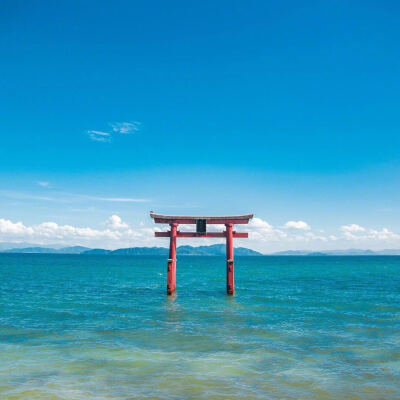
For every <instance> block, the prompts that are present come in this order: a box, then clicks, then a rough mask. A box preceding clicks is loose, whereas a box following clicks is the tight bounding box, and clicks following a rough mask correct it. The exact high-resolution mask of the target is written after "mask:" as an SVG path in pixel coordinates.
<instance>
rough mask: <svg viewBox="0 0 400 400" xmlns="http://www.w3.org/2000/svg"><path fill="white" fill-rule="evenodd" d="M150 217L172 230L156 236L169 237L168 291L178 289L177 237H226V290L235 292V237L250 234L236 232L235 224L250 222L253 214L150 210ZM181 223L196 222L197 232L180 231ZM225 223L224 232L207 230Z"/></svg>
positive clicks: (157, 233) (170, 292)
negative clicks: (216, 214)
mask: <svg viewBox="0 0 400 400" xmlns="http://www.w3.org/2000/svg"><path fill="white" fill-rule="evenodd" d="M150 217H151V218H154V222H155V223H158V224H169V225H170V226H171V230H170V231H167V232H155V237H169V238H170V241H169V259H168V267H167V270H168V277H167V293H168V294H172V293H174V292H175V290H176V238H178V237H182V238H189V237H195V238H199V237H202V238H207V237H208V238H222V237H225V238H226V291H227V293H228V294H233V293H234V291H235V278H234V270H233V238H247V237H248V234H247V233H244V232H235V231H234V230H233V225H234V224H248V223H249V220H250V219H251V218H253V214H246V215H236V216H229V217H205V216H202V217H201V216H197V217H194V216H178V215H162V214H155V213H154V212H153V211H150ZM179 224H195V225H196V232H180V231H178V225H179ZM210 224H224V225H225V226H226V231H224V232H207V225H210Z"/></svg>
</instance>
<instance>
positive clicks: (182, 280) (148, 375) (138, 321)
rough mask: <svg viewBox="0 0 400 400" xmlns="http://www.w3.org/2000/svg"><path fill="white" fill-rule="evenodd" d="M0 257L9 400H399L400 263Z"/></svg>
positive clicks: (2, 349)
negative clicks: (173, 279)
mask: <svg viewBox="0 0 400 400" xmlns="http://www.w3.org/2000/svg"><path fill="white" fill-rule="evenodd" d="M165 269H166V260H165V257H124V256H73V255H68V256H65V255H0V398H1V399H146V398H148V399H228V398H229V399H396V398H400V383H399V382H400V279H399V273H400V257H237V258H236V265H235V272H236V289H237V293H236V295H235V296H233V297H228V296H226V295H225V265H224V259H223V258H218V257H180V258H179V260H178V273H177V285H178V294H177V296H176V297H174V298H168V297H167V296H166V295H165V286H166V274H165Z"/></svg>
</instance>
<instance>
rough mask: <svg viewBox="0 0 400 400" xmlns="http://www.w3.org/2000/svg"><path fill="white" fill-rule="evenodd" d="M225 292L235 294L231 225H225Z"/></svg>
mask: <svg viewBox="0 0 400 400" xmlns="http://www.w3.org/2000/svg"><path fill="white" fill-rule="evenodd" d="M225 226H226V292H227V293H228V294H233V293H234V292H235V275H234V269H233V231H232V229H233V224H226V225H225Z"/></svg>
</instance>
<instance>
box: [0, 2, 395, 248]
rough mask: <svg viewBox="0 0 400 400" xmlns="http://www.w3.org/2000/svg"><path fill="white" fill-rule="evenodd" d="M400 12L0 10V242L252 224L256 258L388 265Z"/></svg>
mask: <svg viewBox="0 0 400 400" xmlns="http://www.w3.org/2000/svg"><path fill="white" fill-rule="evenodd" d="M399 11H400V6H399V4H398V3H397V2H393V1H352V2H344V1H304V2H301V3H299V2H295V1H259V2H256V1H253V2H244V1H242V2H241V1H236V2H226V1H217V2H215V1H202V2H193V1H187V2H178V1H154V2H149V1H113V2H103V1H68V2H64V1H57V2H54V1H41V2H39V3H35V2H28V1H15V0H14V1H3V2H2V4H1V5H0V26H1V35H0V48H1V59H2V62H1V63H0V72H1V74H0V85H1V96H0V136H1V145H0V159H1V162H0V211H1V213H0V241H4V242H21V241H24V242H31V243H60V244H86V245H89V246H95V245H96V246H97V245H99V246H104V247H111V248H113V247H119V246H130V245H132V246H134V245H157V244H158V245H166V243H165V242H164V241H163V240H160V239H157V240H156V239H152V238H151V235H152V231H151V229H152V228H153V225H152V223H151V220H150V219H149V217H148V212H149V211H150V210H155V211H160V212H164V213H178V214H179V213H185V214H186V213H190V214H208V213H209V214H231V213H243V212H254V213H255V215H256V217H257V218H258V219H257V220H256V222H254V223H253V224H252V225H251V226H250V227H249V228H248V229H249V231H250V232H251V233H252V234H251V239H250V240H248V241H239V243H240V245H247V246H250V247H253V248H256V249H259V250H263V251H274V250H282V249H289V248H290V249H295V248H310V249H323V248H349V247H359V248H360V247H370V248H387V247H400V217H399V211H400V207H399V204H400V203H399V200H400V185H399V178H400V163H399V150H398V149H399V148H400V136H399V125H400V117H399V112H398V108H399V104H400V102H399V100H400V90H399V89H400V87H399V86H400V81H399V77H398V71H399V64H400V63H399V61H400V60H399V54H400V53H399V50H400V49H399V47H400V46H399V40H398V38H399V37H400V26H399V24H398V18H397V17H398V15H399ZM113 215H114V216H117V217H118V218H120V220H118V221H121V222H120V223H119V224H120V225H118V222H115V221H117V219H115V218H114V219H110V217H111V216H113ZM290 221H291V222H295V223H296V224H297V225H296V224H289V225H286V224H287V223H288V222H290ZM299 222H303V223H305V224H306V225H302V224H301V223H300V224H299ZM18 223H19V225H18ZM46 223H50V224H51V225H44V224H46ZM122 225H123V227H122ZM66 226H68V227H69V228H66ZM300 227H301V228H300ZM82 229H83V230H82ZM84 229H86V231H85V230H84ZM128 231H129V233H128ZM187 243H195V244H197V243H196V242H189V241H188V242H187ZM202 243H203V242H202Z"/></svg>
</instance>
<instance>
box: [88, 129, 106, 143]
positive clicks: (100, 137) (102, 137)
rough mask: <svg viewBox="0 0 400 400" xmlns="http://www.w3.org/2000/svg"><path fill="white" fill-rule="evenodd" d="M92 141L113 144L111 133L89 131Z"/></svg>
mask: <svg viewBox="0 0 400 400" xmlns="http://www.w3.org/2000/svg"><path fill="white" fill-rule="evenodd" d="M87 133H88V134H89V137H90V139H92V140H94V141H95V142H111V133H109V132H102V131H93V130H92V131H88V132H87Z"/></svg>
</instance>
